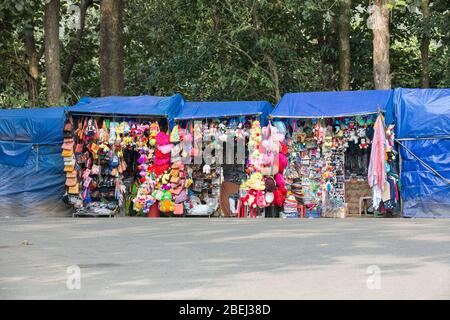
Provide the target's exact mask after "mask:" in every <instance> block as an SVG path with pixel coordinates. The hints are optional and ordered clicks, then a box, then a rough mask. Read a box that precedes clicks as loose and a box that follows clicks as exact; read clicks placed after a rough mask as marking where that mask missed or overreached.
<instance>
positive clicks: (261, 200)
mask: <svg viewBox="0 0 450 320" xmlns="http://www.w3.org/2000/svg"><path fill="white" fill-rule="evenodd" d="M256 205H257V206H258V208H265V207H268V206H269V204H268V203H267V201H266V193H265V192H264V191H261V190H259V191H257V192H256Z"/></svg>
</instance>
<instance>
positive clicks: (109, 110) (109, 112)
mask: <svg viewBox="0 0 450 320" xmlns="http://www.w3.org/2000/svg"><path fill="white" fill-rule="evenodd" d="M183 104H184V99H183V97H182V96H181V94H179V93H177V94H175V95H173V96H170V97H157V96H131V97H122V96H121V97H119V96H110V97H102V98H91V97H84V98H82V99H80V101H79V102H78V103H77V104H76V105H75V106H74V108H73V109H71V113H72V114H96V115H103V116H149V117H163V118H167V119H168V120H169V123H171V122H172V120H173V118H174V117H175V116H176V115H177V114H178V113H179V112H180V110H181V108H182V106H183Z"/></svg>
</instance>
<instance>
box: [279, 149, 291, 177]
mask: <svg viewBox="0 0 450 320" xmlns="http://www.w3.org/2000/svg"><path fill="white" fill-rule="evenodd" d="M288 164H289V162H288V159H287V157H286V155H285V154H283V153H282V152H280V153H279V154H278V173H281V174H283V172H284V169H286V167H287V166H288Z"/></svg>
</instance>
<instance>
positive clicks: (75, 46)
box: [62, 0, 93, 84]
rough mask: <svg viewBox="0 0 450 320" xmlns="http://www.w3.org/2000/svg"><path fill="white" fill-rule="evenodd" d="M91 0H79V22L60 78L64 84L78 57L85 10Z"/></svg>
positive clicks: (67, 81)
mask: <svg viewBox="0 0 450 320" xmlns="http://www.w3.org/2000/svg"><path fill="white" fill-rule="evenodd" d="M92 3H93V0H81V2H80V17H79V18H80V20H79V21H80V24H79V26H77V31H76V35H75V39H74V40H73V42H72V43H71V46H70V49H69V55H68V57H67V62H66V68H65V70H64V74H63V77H62V80H63V82H64V83H65V84H69V80H70V76H71V74H72V70H73V67H74V66H75V63H76V61H77V58H78V51H79V50H80V46H81V40H82V37H83V33H84V26H85V21H86V12H87V9H88V8H89V7H90V6H91V5H92Z"/></svg>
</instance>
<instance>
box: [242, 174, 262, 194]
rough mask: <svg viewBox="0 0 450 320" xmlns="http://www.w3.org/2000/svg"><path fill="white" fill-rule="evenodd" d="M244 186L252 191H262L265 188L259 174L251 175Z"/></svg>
mask: <svg viewBox="0 0 450 320" xmlns="http://www.w3.org/2000/svg"><path fill="white" fill-rule="evenodd" d="M246 185H247V187H248V188H249V189H254V190H264V189H265V188H266V187H265V184H264V181H263V176H262V174H261V173H259V172H254V173H252V175H251V176H250V179H248V180H247V183H246Z"/></svg>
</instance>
